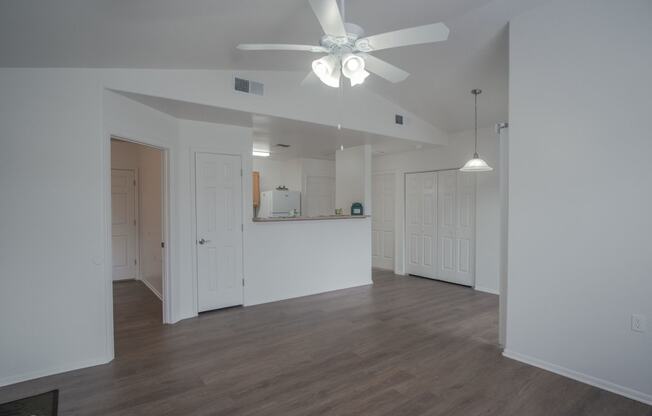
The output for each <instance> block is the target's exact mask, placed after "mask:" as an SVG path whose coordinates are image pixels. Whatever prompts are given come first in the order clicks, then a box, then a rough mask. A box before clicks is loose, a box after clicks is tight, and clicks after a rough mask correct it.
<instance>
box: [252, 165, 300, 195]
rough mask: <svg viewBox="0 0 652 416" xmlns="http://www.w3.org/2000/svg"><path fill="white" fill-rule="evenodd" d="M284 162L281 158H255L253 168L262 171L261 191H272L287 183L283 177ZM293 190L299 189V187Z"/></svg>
mask: <svg viewBox="0 0 652 416" xmlns="http://www.w3.org/2000/svg"><path fill="white" fill-rule="evenodd" d="M284 163H285V162H284V161H281V160H272V159H268V158H263V157H254V158H253V170H254V171H256V172H260V192H265V191H272V190H274V189H276V187H277V186H280V185H285V180H284V179H283V164H284ZM286 186H287V185H286ZM292 190H293V191H298V190H299V189H292Z"/></svg>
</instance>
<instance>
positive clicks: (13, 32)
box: [0, 0, 547, 132]
mask: <svg viewBox="0 0 652 416" xmlns="http://www.w3.org/2000/svg"><path fill="white" fill-rule="evenodd" d="M545 1H547V0H344V3H345V4H344V6H345V18H346V20H347V21H349V22H353V23H356V24H358V25H360V26H362V27H363V28H364V29H365V31H366V33H367V34H375V33H380V32H386V31H390V30H396V29H401V28H406V27H411V26H417V25H423V24H427V23H432V22H439V21H441V22H444V23H446V24H447V25H448V26H449V27H450V30H451V33H450V37H449V40H448V41H446V42H442V43H436V44H429V45H418V46H410V47H404V48H399V49H392V50H386V51H379V52H377V53H376V55H377V56H379V57H380V58H382V59H385V60H387V61H389V62H391V63H393V64H394V65H396V66H399V67H401V68H403V69H405V70H407V71H408V72H410V73H411V74H412V75H411V76H410V77H409V78H408V79H407V80H406V81H404V82H402V83H398V84H390V83H388V82H386V81H384V80H382V79H379V78H377V77H370V78H369V79H368V80H367V82H365V84H364V85H363V86H362V87H361V88H369V89H371V90H373V91H374V92H376V93H378V94H380V95H382V96H384V97H386V98H388V99H390V100H391V101H394V102H395V103H397V104H399V105H401V106H402V107H404V108H405V109H407V110H409V111H411V112H413V113H414V114H416V115H418V116H420V117H421V118H423V119H424V120H426V121H428V122H430V123H431V124H433V125H435V126H437V127H439V128H441V129H443V130H447V131H451V132H452V131H459V130H463V129H467V128H472V126H473V98H472V96H471V94H470V92H469V91H470V90H471V89H472V88H476V87H479V88H482V89H483V90H484V93H483V95H481V96H480V106H481V107H480V125H481V126H487V125H491V124H493V123H495V122H498V121H504V120H506V119H507V75H508V27H507V23H508V21H509V20H510V19H511V18H512V17H514V16H516V15H518V14H520V13H523V12H525V11H527V10H528V9H531V8H532V7H535V6H536V5H537V4H539V3H543V2H545ZM321 35H322V33H321V29H320V26H319V24H318V22H317V20H316V18H315V17H314V15H313V13H312V11H311V9H310V6H309V4H308V1H307V0H230V1H226V0H183V1H179V0H129V1H127V0H57V1H42V0H3V1H2V2H0V67H97V68H114V67H120V68H161V69H166V68H174V69H234V70H238V69H241V70H245V69H246V70H292V71H305V72H306V73H307V72H308V70H309V68H310V62H311V60H312V59H315V56H314V55H311V54H309V53H298V52H243V51H239V50H237V49H236V48H235V47H236V45H237V44H238V43H244V42H252V43H253V42H265V43H276V42H279V43H309V44H317V43H318V41H319V38H320V36H321ZM324 88H327V87H324Z"/></svg>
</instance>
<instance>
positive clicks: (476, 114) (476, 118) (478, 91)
mask: <svg viewBox="0 0 652 416" xmlns="http://www.w3.org/2000/svg"><path fill="white" fill-rule="evenodd" d="M480 93H482V90H481V89H478V88H476V89H473V90H471V94H473V96H474V97H475V147H474V149H475V150H474V153H473V158H474V159H477V158H478V95H480Z"/></svg>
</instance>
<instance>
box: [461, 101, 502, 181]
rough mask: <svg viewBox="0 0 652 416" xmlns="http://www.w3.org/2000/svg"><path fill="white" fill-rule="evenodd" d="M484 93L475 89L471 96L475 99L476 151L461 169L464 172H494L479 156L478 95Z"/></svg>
mask: <svg viewBox="0 0 652 416" xmlns="http://www.w3.org/2000/svg"><path fill="white" fill-rule="evenodd" d="M481 93H482V90H479V89H474V90H471V94H473V96H474V97H475V151H474V153H473V159H471V160H469V161H468V162H466V163H465V164H464V166H462V167H461V168H460V170H461V171H462V172H489V171H492V170H494V169H493V168H492V167H491V166H489V165H488V164H487V162H485V161H484V160H483V159H480V156H478V95H480V94H481Z"/></svg>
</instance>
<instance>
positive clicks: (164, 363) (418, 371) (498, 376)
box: [0, 272, 652, 416]
mask: <svg viewBox="0 0 652 416" xmlns="http://www.w3.org/2000/svg"><path fill="white" fill-rule="evenodd" d="M374 282H375V283H374V285H373V286H364V287H358V288H353V289H346V290H340V291H336V292H330V293H325V294H321V295H315V296H308V297H303V298H298V299H292V300H287V301H282V302H276V303H270V304H265V305H259V306H253V307H248V308H234V309H227V310H223V311H216V312H210V313H205V314H202V315H201V316H200V317H199V318H197V319H190V320H187V321H183V322H180V323H178V324H176V325H166V326H164V325H162V324H161V323H160V322H161V304H160V301H159V300H158V299H157V298H156V297H155V296H154V295H153V294H152V293H151V292H150V291H149V290H148V289H147V288H146V287H145V286H144V285H143V284H142V283H140V282H136V281H132V282H123V283H116V284H115V285H114V293H115V326H116V357H117V358H116V359H115V360H114V361H113V362H112V363H110V364H107V365H102V366H97V367H93V368H87V369H83V370H78V371H73V372H69V373H65V374H60V375H56V376H50V377H46V378H42V379H39V380H34V381H29V382H25V383H20V384H16V385H13V386H9V387H5V388H2V389H0V402H4V401H8V400H12V399H15V398H18V397H22V396H26V395H30V394H35V393H38V392H42V391H46V390H49V389H53V388H58V389H60V398H59V403H60V414H61V415H283V416H294V415H392V416H396V415H401V416H403V415H405V416H408V415H464V416H470V415H485V416H491V415H495V416H498V415H519V416H537V415H546V416H553V415H573V416H575V415H591V416H599V415H626V416H637V415H647V416H651V415H652V408H650V407H648V406H645V405H643V404H641V403H638V402H635V401H633V400H629V399H626V398H623V397H620V396H617V395H615V394H612V393H609V392H606V391H603V390H600V389H597V388H594V387H591V386H588V385H585V384H582V383H578V382H576V381H573V380H570V379H567V378H564V377H561V376H558V375H555V374H552V373H549V372H547V371H544V370H540V369H537V368H535V367H531V366H528V365H525V364H521V363H519V362H516V361H513V360H510V359H507V358H504V357H502V356H501V353H500V349H499V348H498V346H497V333H498V329H497V320H498V318H497V315H498V313H497V309H498V297H497V296H494V295H489V294H485V293H481V292H476V291H474V290H472V289H468V288H464V287H460V286H455V285H450V284H446V283H442V282H436V281H430V280H426V279H420V278H404V277H397V276H394V275H393V274H390V273H386V272H374Z"/></svg>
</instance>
